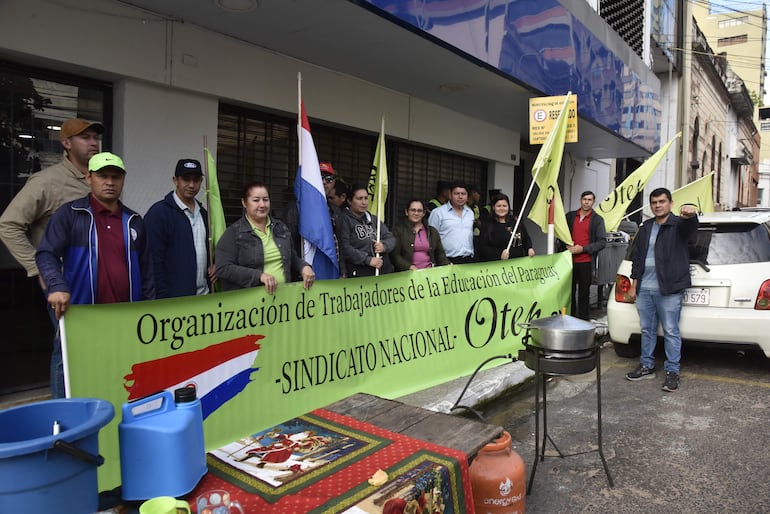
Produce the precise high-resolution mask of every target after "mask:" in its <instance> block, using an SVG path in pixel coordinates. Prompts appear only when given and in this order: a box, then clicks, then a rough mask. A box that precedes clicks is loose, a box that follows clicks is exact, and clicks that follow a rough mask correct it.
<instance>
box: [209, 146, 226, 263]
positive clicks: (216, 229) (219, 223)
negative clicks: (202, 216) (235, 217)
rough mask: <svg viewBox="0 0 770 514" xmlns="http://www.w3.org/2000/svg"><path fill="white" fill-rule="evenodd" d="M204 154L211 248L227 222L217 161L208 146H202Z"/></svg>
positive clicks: (214, 246)
mask: <svg viewBox="0 0 770 514" xmlns="http://www.w3.org/2000/svg"><path fill="white" fill-rule="evenodd" d="M203 151H204V152H205V154H206V164H207V168H208V169H207V172H208V176H207V177H206V196H207V198H208V202H207V203H208V210H209V239H210V240H211V250H212V257H213V250H214V248H216V246H217V242H219V238H220V237H222V234H224V232H225V229H226V228H227V224H226V223H225V211H224V209H223V208H222V195H221V193H220V192H219V180H218V178H217V163H216V162H214V157H213V156H212V155H211V152H210V151H209V149H208V148H204V149H203Z"/></svg>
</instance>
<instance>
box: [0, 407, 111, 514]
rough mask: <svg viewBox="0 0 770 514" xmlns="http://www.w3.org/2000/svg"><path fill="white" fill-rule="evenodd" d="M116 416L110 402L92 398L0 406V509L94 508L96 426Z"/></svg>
mask: <svg viewBox="0 0 770 514" xmlns="http://www.w3.org/2000/svg"><path fill="white" fill-rule="evenodd" d="M114 416H115V409H114V408H113V407H112V404H111V403H109V402H107V401H104V400H99V399H96V398H69V399H60V400H48V401H44V402H37V403H30V404H27V405H21V406H19V407H13V408H10V409H7V410H4V411H0V512H68V513H72V514H80V513H88V514H90V513H92V512H94V511H96V510H97V508H98V506H99V487H98V484H97V480H96V468H97V467H98V466H99V465H100V464H101V463H103V462H104V459H103V458H102V457H101V456H100V455H99V430H100V429H101V428H102V427H103V426H105V425H106V424H107V423H109V422H110V420H112V418H113V417H114ZM54 424H56V425H57V428H56V429H54ZM55 431H58V435H54V432H55Z"/></svg>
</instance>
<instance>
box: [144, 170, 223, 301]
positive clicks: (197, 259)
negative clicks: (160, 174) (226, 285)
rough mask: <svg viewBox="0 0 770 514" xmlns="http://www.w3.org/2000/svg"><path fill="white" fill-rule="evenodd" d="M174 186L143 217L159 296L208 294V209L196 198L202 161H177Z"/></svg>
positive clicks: (210, 274)
mask: <svg viewBox="0 0 770 514" xmlns="http://www.w3.org/2000/svg"><path fill="white" fill-rule="evenodd" d="M172 180H173V181H174V190H173V191H171V192H170V193H169V194H167V195H166V197H165V198H164V199H163V200H161V201H159V202H157V203H156V204H154V205H153V206H152V207H150V210H148V211H147V214H146V215H145V217H144V223H145V225H146V226H147V234H148V236H149V238H150V249H151V251H152V261H153V265H154V270H155V273H154V274H155V289H156V291H157V296H158V298H175V297H178V296H195V295H201V294H208V293H209V292H210V291H211V283H212V282H213V281H214V280H215V275H214V266H213V264H211V261H210V255H209V246H208V238H209V224H208V218H207V213H206V210H205V209H204V208H203V205H202V204H201V203H200V202H198V200H196V198H195V197H196V195H197V194H198V192H199V191H200V189H201V184H202V182H203V170H202V168H201V163H200V162H198V161H197V160H195V159H181V160H179V162H177V163H176V169H175V171H174V176H173V177H172Z"/></svg>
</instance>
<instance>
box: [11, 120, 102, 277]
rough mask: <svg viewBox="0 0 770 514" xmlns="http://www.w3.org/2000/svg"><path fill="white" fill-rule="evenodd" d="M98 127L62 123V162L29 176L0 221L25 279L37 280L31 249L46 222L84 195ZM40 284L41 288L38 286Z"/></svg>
mask: <svg viewBox="0 0 770 514" xmlns="http://www.w3.org/2000/svg"><path fill="white" fill-rule="evenodd" d="M103 133H104V127H103V126H102V124H101V123H97V122H94V121H87V120H81V119H75V118H73V119H69V120H66V121H65V122H64V123H63V124H62V126H61V131H60V132H59V137H60V139H61V144H62V146H63V147H64V158H63V159H62V161H61V162H60V163H58V164H54V165H53V166H50V167H48V168H45V169H43V170H40V171H38V172H37V173H33V174H32V175H31V176H30V177H29V178H28V179H27V182H26V183H25V184H24V187H23V188H22V189H21V191H19V193H18V194H17V195H16V196H15V197H14V198H13V200H11V203H9V204H8V207H7V208H6V209H5V212H3V215H2V217H0V239H2V240H3V242H4V243H5V246H7V247H8V250H9V251H10V252H11V255H13V256H14V257H15V258H16V260H17V261H19V264H21V265H22V266H24V269H25V270H26V271H27V276H28V277H36V276H38V270H37V266H36V265H35V248H37V245H38V244H39V243H40V239H41V238H42V237H43V232H44V231H45V227H46V225H47V224H48V220H49V219H50V218H51V215H52V214H53V213H54V211H55V210H56V209H58V208H59V207H60V206H61V205H62V204H64V203H66V202H69V201H70V200H74V199H76V198H80V197H82V196H84V195H87V194H88V193H89V191H90V190H91V189H90V187H89V186H88V184H87V183H86V175H87V174H88V160H89V159H90V158H91V157H93V156H94V155H95V154H97V153H99V151H100V150H101V135H102V134H103ZM42 285H43V284H41V286H42Z"/></svg>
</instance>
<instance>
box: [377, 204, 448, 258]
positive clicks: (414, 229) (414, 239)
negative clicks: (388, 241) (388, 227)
mask: <svg viewBox="0 0 770 514" xmlns="http://www.w3.org/2000/svg"><path fill="white" fill-rule="evenodd" d="M406 205H407V207H406V209H405V211H404V214H406V219H405V220H404V221H403V222H402V223H399V224H398V225H396V226H395V227H393V235H394V236H395V237H396V247H395V248H394V249H393V252H391V254H390V258H391V260H392V261H393V265H394V266H395V268H396V271H406V270H418V269H425V268H432V267H433V266H445V265H447V264H450V262H449V259H447V256H446V254H445V253H444V247H443V246H441V238H440V237H439V235H438V231H437V230H436V229H435V228H433V227H431V226H430V225H428V224H427V223H425V204H424V203H423V202H422V200H418V199H412V200H409V202H408V203H407V204H406Z"/></svg>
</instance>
